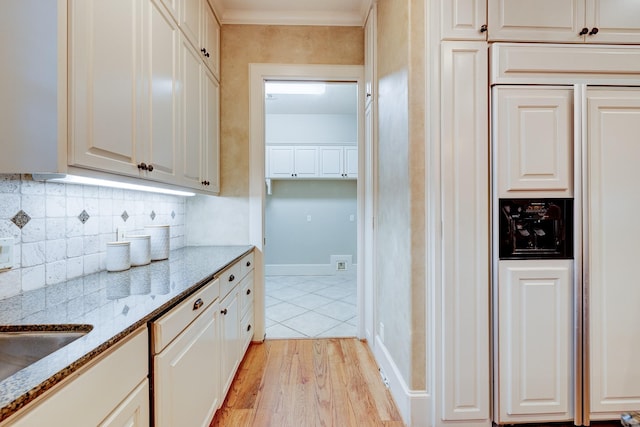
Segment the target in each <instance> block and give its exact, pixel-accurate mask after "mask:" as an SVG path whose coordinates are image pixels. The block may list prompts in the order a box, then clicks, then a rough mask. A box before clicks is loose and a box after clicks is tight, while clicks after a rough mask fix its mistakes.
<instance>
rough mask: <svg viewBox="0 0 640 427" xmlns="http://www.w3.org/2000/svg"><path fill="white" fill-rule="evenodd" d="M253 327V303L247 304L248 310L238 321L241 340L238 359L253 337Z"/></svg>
mask: <svg viewBox="0 0 640 427" xmlns="http://www.w3.org/2000/svg"><path fill="white" fill-rule="evenodd" d="M254 329H255V326H254V321H253V304H251V305H250V306H249V310H248V311H247V312H246V313H245V315H244V316H242V321H241V322H240V336H241V342H242V351H241V352H240V359H242V356H243V355H244V352H245V351H246V350H247V347H248V346H249V343H250V342H251V340H252V339H253V331H254Z"/></svg>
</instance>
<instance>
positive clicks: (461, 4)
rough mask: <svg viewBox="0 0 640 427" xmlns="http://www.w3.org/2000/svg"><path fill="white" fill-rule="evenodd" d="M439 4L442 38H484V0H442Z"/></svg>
mask: <svg viewBox="0 0 640 427" xmlns="http://www.w3.org/2000/svg"><path fill="white" fill-rule="evenodd" d="M441 5H442V6H441V8H442V9H441V11H440V13H441V26H442V30H441V31H442V39H443V40H486V38H487V2H486V0H443V1H442V2H441Z"/></svg>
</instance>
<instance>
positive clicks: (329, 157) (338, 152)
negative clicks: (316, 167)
mask: <svg viewBox="0 0 640 427" xmlns="http://www.w3.org/2000/svg"><path fill="white" fill-rule="evenodd" d="M319 151H320V154H319V156H320V176H322V177H323V178H340V177H341V176H342V174H343V164H342V163H343V156H342V154H343V148H342V147H320V150H319Z"/></svg>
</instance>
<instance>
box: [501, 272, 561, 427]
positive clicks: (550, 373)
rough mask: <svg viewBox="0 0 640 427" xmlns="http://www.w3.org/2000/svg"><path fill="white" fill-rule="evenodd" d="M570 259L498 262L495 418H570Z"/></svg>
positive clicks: (549, 419)
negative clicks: (496, 395)
mask: <svg viewBox="0 0 640 427" xmlns="http://www.w3.org/2000/svg"><path fill="white" fill-rule="evenodd" d="M572 263H573V261H572V260H526V261H500V262H499V268H498V269H499V272H498V317H499V321H498V348H499V353H498V354H499V355H500V358H499V367H498V370H499V372H498V378H499V407H500V411H499V422H500V423H506V422H525V421H528V422H534V421H535V422H543V421H565V420H566V421H568V420H571V419H572V418H573V414H572V410H571V406H572V405H571V389H572V385H573V382H572V381H571V378H572V376H573V375H572V368H571V366H572V362H571V355H572V352H571V342H572V334H571V330H572V318H571V316H572V304H571V287H572V277H573V274H572Z"/></svg>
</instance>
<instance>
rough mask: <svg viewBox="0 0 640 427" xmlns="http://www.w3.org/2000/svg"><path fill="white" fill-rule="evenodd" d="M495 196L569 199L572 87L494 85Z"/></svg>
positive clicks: (571, 190) (571, 151) (570, 181)
mask: <svg viewBox="0 0 640 427" xmlns="http://www.w3.org/2000/svg"><path fill="white" fill-rule="evenodd" d="M493 94H494V96H493V101H494V103H495V104H494V108H495V112H496V113H495V114H496V129H495V131H494V138H495V150H496V152H497V159H496V162H497V165H496V167H495V170H496V171H497V174H498V194H499V197H537V196H540V197H550V196H552V197H572V195H573V179H572V176H573V91H572V90H571V89H565V88H558V89H545V88H535V87H533V88H508V87H497V88H495V89H494V93H493Z"/></svg>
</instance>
